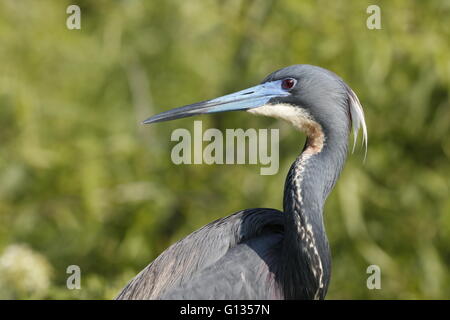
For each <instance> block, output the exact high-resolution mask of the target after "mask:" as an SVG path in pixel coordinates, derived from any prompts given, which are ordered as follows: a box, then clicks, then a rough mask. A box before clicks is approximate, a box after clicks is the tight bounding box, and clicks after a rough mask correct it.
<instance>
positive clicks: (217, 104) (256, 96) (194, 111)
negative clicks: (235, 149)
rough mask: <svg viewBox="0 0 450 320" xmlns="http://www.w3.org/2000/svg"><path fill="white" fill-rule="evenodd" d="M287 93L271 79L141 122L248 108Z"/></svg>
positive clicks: (278, 81) (258, 105) (256, 106)
mask: <svg viewBox="0 0 450 320" xmlns="http://www.w3.org/2000/svg"><path fill="white" fill-rule="evenodd" d="M288 95H290V93H289V92H287V91H285V90H283V89H282V88H281V80H277V81H271V82H266V83H263V84H260V85H258V86H254V87H251V88H248V89H245V90H242V91H238V92H235V93H232V94H229V95H226V96H223V97H219V98H216V99H212V100H206V101H202V102H198V103H194V104H190V105H187V106H184V107H180V108H175V109H172V110H169V111H165V112H162V113H159V114H157V115H154V116H153V117H150V118H148V119H147V120H145V121H144V122H143V123H145V124H148V123H154V122H162V121H168V120H174V119H179V118H185V117H191V116H195V115H199V114H204V113H216V112H225V111H238V110H248V109H253V108H258V107H261V106H263V105H264V104H266V103H267V102H268V101H269V100H270V99H272V98H275V97H285V96H288Z"/></svg>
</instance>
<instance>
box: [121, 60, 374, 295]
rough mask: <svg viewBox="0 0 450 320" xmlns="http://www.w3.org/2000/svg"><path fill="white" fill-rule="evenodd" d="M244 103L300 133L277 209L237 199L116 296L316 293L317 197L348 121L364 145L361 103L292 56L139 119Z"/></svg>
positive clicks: (326, 264)
mask: <svg viewBox="0 0 450 320" xmlns="http://www.w3.org/2000/svg"><path fill="white" fill-rule="evenodd" d="M236 110H245V111H248V112H250V113H253V114H259V115H264V116H271V117H275V118H280V119H283V120H286V121H288V122H289V123H291V124H292V125H293V126H294V127H295V128H297V129H298V130H301V131H303V132H304V133H305V134H306V136H307V139H306V143H305V146H304V147H303V151H302V153H301V154H300V156H299V157H298V158H297V159H296V160H295V161H294V163H293V164H292V166H291V168H290V170H289V173H288V175H287V178H286V182H285V186H284V200H283V211H278V210H276V209H266V208H258V209H246V210H243V211H240V212H237V213H235V214H232V215H230V216H228V217H226V218H222V219H219V220H216V221H214V222H211V223H210V224H208V225H206V226H204V227H202V228H201V229H199V230H197V231H195V232H193V233H192V234H190V235H188V236H187V237H185V238H184V239H182V240H180V241H178V242H177V243H175V244H173V245H172V246H171V247H169V248H168V249H167V250H165V251H164V252H163V253H162V254H161V255H160V256H159V257H158V258H156V259H155V260H154V261H153V262H152V263H150V264H149V265H148V266H147V267H146V268H145V269H144V270H143V271H141V273H139V274H138V275H137V276H136V277H135V278H134V279H132V280H131V281H130V282H129V283H128V285H127V286H126V287H125V288H124V289H123V290H122V292H121V293H120V294H119V295H118V297H117V299H323V298H324V297H325V294H326V292H327V289H328V284H329V281H330V271H331V261H330V260H331V256H330V249H329V245H328V240H327V236H326V233H325V227H324V222H323V207H324V204H325V200H326V198H327V196H328V194H329V193H330V191H331V190H332V189H333V187H334V185H335V183H336V180H337V178H338V176H339V174H340V172H341V170H342V168H343V165H344V162H345V160H346V157H347V153H348V138H349V135H350V131H351V130H350V129H351V127H352V126H353V134H354V138H355V141H354V143H356V137H357V135H358V131H359V129H360V127H362V130H363V143H365V146H366V151H367V130H366V124H365V119H364V113H363V109H362V107H361V104H360V103H359V100H358V98H357V96H356V95H355V93H354V92H353V90H352V89H350V87H349V86H348V85H347V84H345V83H344V81H343V80H342V79H341V78H340V77H338V76H337V75H336V74H334V73H332V72H330V71H328V70H325V69H323V68H320V67H316V66H311V65H293V66H290V67H287V68H284V69H281V70H278V71H275V72H273V73H272V74H270V75H269V76H267V77H266V78H265V79H264V80H263V81H262V83H261V84H260V85H257V86H254V87H251V88H249V89H246V90H242V91H239V92H236V93H233V94H229V95H226V96H223V97H220V98H216V99H212V100H206V101H203V102H199V103H194V104H191V105H187V106H184V107H180V108H176V109H173V110H169V111H166V112H162V113H160V114H157V115H155V116H153V117H150V118H148V119H147V120H145V121H144V123H154V122H161V121H167V120H173V119H178V118H183V117H189V116H193V115H199V114H204V113H215V112H224V111H236Z"/></svg>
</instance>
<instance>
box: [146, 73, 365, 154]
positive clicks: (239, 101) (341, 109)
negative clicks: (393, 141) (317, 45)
mask: <svg viewBox="0 0 450 320" xmlns="http://www.w3.org/2000/svg"><path fill="white" fill-rule="evenodd" d="M225 111H248V112H250V113H253V114H259V115H264V116H270V117H275V118H279V119H283V120H286V121H288V122H289V123H291V124H292V125H294V126H295V127H296V128H297V129H299V130H301V131H304V132H305V133H306V134H307V135H308V136H309V137H311V136H315V138H317V139H318V140H317V141H316V142H317V143H319V144H320V143H322V144H323V141H324V139H325V136H326V135H327V134H331V133H332V132H333V133H340V132H342V133H348V131H349V129H350V127H351V126H352V125H353V130H354V137H355V141H356V136H357V133H358V130H359V128H360V127H362V129H363V141H365V142H366V145H367V130H366V125H365V120H364V113H363V109H362V107H361V104H360V103H359V100H358V98H357V96H356V95H355V93H354V92H353V91H352V89H350V87H349V86H348V85H347V84H345V82H344V81H343V80H342V79H341V78H340V77H338V76H337V75H336V74H334V73H332V72H331V71H328V70H326V69H323V68H320V67H316V66H312V65H304V64H303V65H293V66H289V67H286V68H283V69H280V70H277V71H275V72H273V73H271V74H270V75H268V76H267V77H266V78H265V79H264V80H263V81H262V83H261V84H259V85H257V86H254V87H251V88H248V89H245V90H241V91H238V92H235V93H232V94H228V95H225V96H222V97H219V98H215V99H212V100H205V101H202V102H198V103H194V104H190V105H187V106H183V107H179V108H175V109H172V110H169V111H165V112H162V113H160V114H157V115H155V116H153V117H150V118H148V119H147V120H145V121H144V123H146V124H148V123H154V122H161V121H167V120H173V119H178V118H184V117H189V116H194V115H199V114H206V113H217V112H225Z"/></svg>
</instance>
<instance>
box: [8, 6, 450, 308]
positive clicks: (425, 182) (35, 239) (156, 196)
mask: <svg viewBox="0 0 450 320" xmlns="http://www.w3.org/2000/svg"><path fill="white" fill-rule="evenodd" d="M69 4H78V5H79V6H80V7H81V30H68V29H67V28H66V19H67V17H68V14H66V8H67V6H68V5H69ZM372 4H377V5H379V6H380V8H381V25H382V29H381V30H369V29H368V28H367V27H366V20H367V18H368V17H369V14H368V13H367V12H366V9H367V7H368V6H369V5H372ZM449 21H450V2H449V1H445V0H442V1H298V0H287V1H257V0H255V1H244V0H241V1H238V0H229V1H225V0H222V1H218V0H214V1H213V0H206V1H196V0H193V1H175V0H168V1H156V0H154V1H138V0H129V1H105V0H103V1H57V0H54V1H49V0H46V1H31V0H28V1H25V0H20V1H18V0H2V1H1V2H0V61H1V63H0V150H1V152H0V298H3V299H11V298H21V299H29V298H46V299H90V298H96V299H110V298H113V297H114V296H115V295H116V294H117V293H118V292H119V290H120V289H121V288H122V287H123V286H124V285H125V284H126V282H127V281H128V280H129V279H131V278H132V277H133V276H134V275H135V274H136V273H137V272H139V271H140V270H141V269H142V268H143V267H145V266H146V265H147V264H148V263H149V262H150V261H152V260H153V259H154V258H155V257H157V256H158V254H160V253H161V252H162V251H163V250H164V249H165V248H167V247H168V246H169V245H170V244H171V243H173V242H175V241H176V240H178V239H180V238H182V237H183V236H185V235H187V234H189V233H191V232H192V231H194V230H196V229H197V228H199V227H201V226H202V225H204V224H206V223H208V222H210V221H212V220H214V219H216V218H219V217H223V216H226V215H229V214H231V213H233V212H235V211H238V210H240V209H243V208H251V207H273V208H281V206H282V192H283V183H284V178H285V175H286V173H287V171H288V169H289V166H290V164H291V162H292V161H293V160H294V159H295V157H296V156H297V155H298V153H299V152H300V150H301V148H302V146H303V142H304V136H303V135H302V134H300V133H298V132H295V131H294V130H293V129H292V128H291V127H290V126H289V125H287V124H285V123H282V122H280V121H277V120H273V119H269V118H262V117H254V116H252V115H250V114H247V113H230V114H221V115H212V116H204V117H201V118H197V119H196V120H198V119H201V120H203V126H204V128H209V127H216V128H220V129H225V128H244V129H247V128H279V129H280V170H279V172H278V174H277V175H274V176H261V175H260V174H259V166H257V165H232V166H230V165H228V166H227V165H195V166H194V165H180V166H177V165H174V164H173V163H172V162H171V160H170V152H171V149H172V147H173V146H174V145H175V142H171V141H170V134H171V132H172V131H173V130H174V129H176V128H187V129H189V130H192V128H193V120H194V119H193V118H188V119H182V120H178V121H174V122H168V123H165V124H157V125H153V126H142V125H140V124H139V122H140V121H141V120H143V119H145V118H147V117H148V116H150V115H152V114H155V113H157V112H159V111H163V110H166V109H168V108H171V107H175V106H179V105H184V104H187V103H192V102H195V101H199V100H204V99H207V98H213V97H215V96H218V95H223V94H226V93H229V92H232V91H235V90H239V89H243V88H246V87H249V86H252V85H254V84H256V83H258V82H259V81H261V79H262V78H263V77H264V76H266V75H267V74H268V73H270V72H272V71H274V70H276V69H279V68H282V67H285V66H288V65H291V64H296V63H308V64H314V65H319V66H321V67H324V68H327V69H330V70H333V71H334V72H336V73H337V74H339V75H340V76H341V77H342V78H344V79H345V81H346V82H347V83H348V84H349V85H350V86H351V87H352V88H353V90H354V91H355V92H356V93H357V94H358V96H359V98H360V100H361V103H362V104H363V106H364V109H365V114H366V121H367V126H368V133H369V148H368V155H367V159H366V161H365V162H363V158H364V151H363V149H362V148H361V147H360V146H359V145H358V147H357V149H356V152H355V153H354V154H353V155H350V156H349V159H348V162H347V165H346V167H345V169H344V171H343V173H342V175H341V177H340V179H339V181H338V184H337V186H336V188H335V189H334V191H333V192H332V194H331V195H330V197H329V199H328V201H327V204H326V208H325V223H326V228H327V233H328V237H329V240H330V245H331V249H332V255H333V271H332V279H331V284H330V288H329V294H328V296H327V298H328V299H356V298H358V299H365V298H368V299H386V298H392V299H400V298H401V299H422V298H427V299H429V298H449V297H450V275H449V270H448V267H449V265H450V249H449V247H450V197H449V193H450V192H449V188H450V181H449V176H450V161H449V160H450V139H449V137H450V104H449V86H450V80H449V69H450V62H449V61H450V59H449V58H450V51H449V39H450V27H449V26H450V24H449ZM72 264H74V265H78V266H80V268H81V272H82V275H81V276H82V277H81V287H82V288H81V290H68V289H67V288H66V279H67V277H68V276H69V275H68V274H66V268H67V267H68V266H69V265H72ZM372 264H376V265H378V266H380V268H381V287H382V288H381V290H368V289H367V287H366V280H367V277H368V274H367V273H366V268H367V267H368V266H369V265H372Z"/></svg>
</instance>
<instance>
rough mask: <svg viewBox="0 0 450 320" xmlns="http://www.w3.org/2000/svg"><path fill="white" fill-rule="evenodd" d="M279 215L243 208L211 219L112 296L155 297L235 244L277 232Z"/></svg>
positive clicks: (281, 226) (178, 283)
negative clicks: (228, 214) (213, 219)
mask: <svg viewBox="0 0 450 320" xmlns="http://www.w3.org/2000/svg"><path fill="white" fill-rule="evenodd" d="M283 221H284V220H283V214H282V212H280V211H278V210H275V209H265V208H258V209H246V210H242V211H239V212H236V213H234V214H232V215H230V216H228V217H225V218H221V219H218V220H215V221H213V222H211V223H209V224H207V225H205V226H204V227H202V228H200V229H198V230H197V231H195V232H193V233H191V234H189V235H188V236H186V237H185V238H183V239H181V240H179V241H178V242H176V243H174V244H173V245H172V246H170V247H169V248H168V249H166V250H165V251H164V252H163V253H161V254H160V255H159V256H158V257H157V258H156V259H155V260H154V261H153V262H151V263H150V264H149V265H148V266H147V267H146V268H145V269H144V270H142V271H141V272H140V273H139V274H138V275H137V276H136V277H135V278H133V279H132V280H131V281H130V282H129V283H128V284H127V286H126V287H125V288H124V289H123V290H122V292H121V293H119V295H118V296H117V298H116V299H158V298H160V297H161V296H162V295H164V293H165V292H167V291H169V290H170V289H171V288H175V287H179V286H180V285H182V284H183V283H185V282H188V281H189V280H190V279H192V278H193V277H194V276H195V275H196V274H197V273H198V272H200V271H201V270H204V269H206V268H208V267H209V266H211V265H213V264H214V263H216V262H217V261H219V260H220V259H221V258H222V257H223V256H225V255H226V254H227V252H228V251H229V250H230V249H232V248H234V247H236V246H237V245H238V244H240V243H242V242H244V241H249V240H250V239H252V238H256V237H258V236H260V235H263V234H267V233H279V232H281V230H282V228H283Z"/></svg>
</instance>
